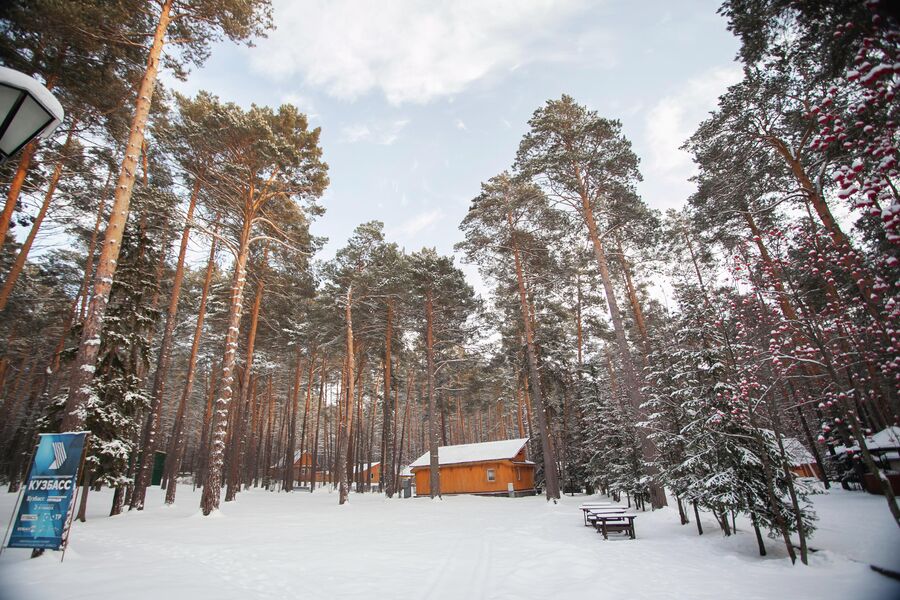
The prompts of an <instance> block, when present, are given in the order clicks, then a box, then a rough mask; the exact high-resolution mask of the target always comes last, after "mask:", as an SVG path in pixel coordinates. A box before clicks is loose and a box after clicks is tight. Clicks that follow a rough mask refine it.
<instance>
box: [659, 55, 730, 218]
mask: <svg viewBox="0 0 900 600" xmlns="http://www.w3.org/2000/svg"><path fill="white" fill-rule="evenodd" d="M740 79H741V69H740V67H737V66H731V67H719V68H715V69H712V70H710V71H708V72H706V73H704V74H702V75H700V76H698V77H695V78H693V79H689V80H688V81H687V82H686V83H685V84H684V85H683V86H681V88H680V89H678V90H677V91H675V92H674V93H672V94H670V95H668V96H665V97H664V98H662V99H661V100H659V101H658V102H657V103H656V104H655V105H654V106H653V108H651V109H650V111H649V112H648V113H647V117H646V119H645V123H644V126H645V132H646V133H645V135H644V137H645V148H646V150H645V155H646V156H647V161H646V168H645V175H649V176H650V177H648V179H653V180H654V181H655V182H656V184H657V186H659V187H660V189H667V192H666V196H667V197H666V198H664V199H662V200H661V201H660V199H654V198H648V200H649V201H650V202H651V204H653V205H655V206H657V207H658V208H667V207H669V206H674V205H676V204H678V203H680V202H681V201H683V200H684V199H685V198H686V197H687V195H689V194H690V193H691V192H692V190H693V187H692V184H690V183H689V182H688V181H687V180H688V179H689V178H690V177H691V176H692V175H693V174H694V172H695V167H694V164H693V162H692V160H691V156H690V154H688V153H687V152H685V151H683V150H680V147H681V145H682V144H684V142H685V140H686V139H687V138H688V137H690V136H691V134H692V133H693V132H694V130H696V128H697V126H698V125H699V124H700V122H701V121H702V120H703V119H705V118H706V117H707V115H708V114H709V112H710V111H712V110H713V109H715V107H716V104H717V101H718V98H719V96H720V95H721V94H723V93H724V92H725V90H726V88H728V86H730V85H732V84H734V83H737V82H738V81H740ZM654 200H656V201H655V202H654Z"/></svg>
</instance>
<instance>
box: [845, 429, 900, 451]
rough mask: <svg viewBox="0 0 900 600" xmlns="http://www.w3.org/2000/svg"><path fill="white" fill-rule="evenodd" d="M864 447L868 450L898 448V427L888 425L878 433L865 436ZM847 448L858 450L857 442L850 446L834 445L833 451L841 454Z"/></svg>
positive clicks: (899, 442) (899, 444) (899, 435)
mask: <svg viewBox="0 0 900 600" xmlns="http://www.w3.org/2000/svg"><path fill="white" fill-rule="evenodd" d="M866 448H868V449H869V450H888V449H894V448H900V427H888V428H886V429H882V430H881V431H879V432H878V433H873V434H872V435H867V436H866ZM847 450H853V451H854V452H858V451H859V444H853V445H852V446H850V448H847V447H846V446H843V445H841V446H835V447H834V451H835V452H837V453H838V454H843V453H844V452H846V451H847Z"/></svg>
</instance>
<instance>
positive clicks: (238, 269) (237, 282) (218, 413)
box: [200, 215, 250, 515]
mask: <svg viewBox="0 0 900 600" xmlns="http://www.w3.org/2000/svg"><path fill="white" fill-rule="evenodd" d="M249 254H250V216H249V215H245V217H244V227H243V231H242V232H241V240H240V246H239V252H238V255H237V257H236V259H235V263H234V276H233V278H232V281H231V302H230V306H229V309H228V330H227V332H226V334H225V353H224V356H223V357H222V379H221V388H222V393H221V394H219V397H218V398H217V399H216V403H215V410H214V411H213V415H212V435H211V438H212V439H211V443H210V447H209V452H208V459H207V461H206V477H205V480H204V483H203V496H202V497H201V499H200V508H201V509H202V510H203V514H204V515H208V514H209V513H211V512H212V511H214V510H218V508H219V500H220V498H221V494H222V463H223V462H224V460H225V434H226V433H227V432H226V429H227V426H228V406H229V404H230V403H231V398H232V395H233V390H232V386H233V385H234V365H235V358H236V353H237V347H238V342H237V339H238V334H239V333H240V326H241V313H242V311H243V305H244V284H245V282H246V276H247V274H246V270H247V257H248V256H249ZM201 450H202V449H201Z"/></svg>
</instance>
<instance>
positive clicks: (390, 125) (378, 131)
mask: <svg viewBox="0 0 900 600" xmlns="http://www.w3.org/2000/svg"><path fill="white" fill-rule="evenodd" d="M408 124H409V119H396V120H393V121H382V122H378V123H369V124H365V123H362V124H354V125H344V126H343V127H341V140H343V141H345V142H349V143H351V144H355V143H357V142H371V143H373V144H381V145H382V146H390V145H391V144H393V143H394V142H396V141H397V139H398V138H399V137H400V132H401V131H402V130H403V128H404V127H406V126H407V125H408Z"/></svg>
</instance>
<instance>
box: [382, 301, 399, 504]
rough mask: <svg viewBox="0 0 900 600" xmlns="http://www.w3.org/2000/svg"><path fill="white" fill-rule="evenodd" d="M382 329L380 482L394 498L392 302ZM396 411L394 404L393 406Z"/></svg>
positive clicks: (389, 304)
mask: <svg viewBox="0 0 900 600" xmlns="http://www.w3.org/2000/svg"><path fill="white" fill-rule="evenodd" d="M385 321H386V323H385V328H384V404H383V405H382V409H383V411H382V414H383V417H382V423H381V444H382V447H383V448H384V451H383V452H382V454H381V480H382V481H383V482H384V493H385V494H386V495H387V497H388V498H392V497H393V496H394V477H393V476H392V474H393V472H394V455H393V454H394V453H393V451H392V448H393V446H394V415H393V411H392V410H391V388H392V387H393V383H392V381H391V346H392V344H393V334H394V300H393V299H389V300H388V301H387V316H386V317H385ZM394 410H396V403H395V406H394Z"/></svg>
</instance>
